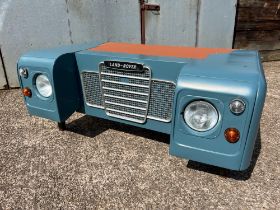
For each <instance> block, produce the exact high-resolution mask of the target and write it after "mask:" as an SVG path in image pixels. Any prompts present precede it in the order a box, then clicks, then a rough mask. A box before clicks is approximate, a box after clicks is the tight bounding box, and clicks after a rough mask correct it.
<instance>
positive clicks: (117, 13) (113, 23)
mask: <svg viewBox="0 0 280 210" xmlns="http://www.w3.org/2000/svg"><path fill="white" fill-rule="evenodd" d="M104 14H105V15H106V17H105V21H104V24H105V25H103V27H105V28H106V31H107V40H108V41H115V42H129V43H140V38H141V32H140V14H139V3H138V1H131V0H105V12H104ZM95 18H96V19H98V17H95Z"/></svg>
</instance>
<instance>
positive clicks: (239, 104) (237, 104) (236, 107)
mask: <svg viewBox="0 0 280 210" xmlns="http://www.w3.org/2000/svg"><path fill="white" fill-rule="evenodd" d="M229 109H230V111H231V112H232V113H233V114H235V115H241V114H242V113H243V112H244V111H245V103H244V102H243V101H242V100H240V99H234V100H232V101H231V102H230V104H229Z"/></svg>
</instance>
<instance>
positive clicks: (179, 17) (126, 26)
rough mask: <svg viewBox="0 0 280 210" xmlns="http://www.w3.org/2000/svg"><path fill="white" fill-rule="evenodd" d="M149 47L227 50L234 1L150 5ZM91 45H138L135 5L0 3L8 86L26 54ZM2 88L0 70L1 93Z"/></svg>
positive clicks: (93, 0) (86, 0)
mask: <svg viewBox="0 0 280 210" xmlns="http://www.w3.org/2000/svg"><path fill="white" fill-rule="evenodd" d="M149 3H159V4H160V6H161V11H160V15H157V14H154V13H152V12H146V41H147V43H150V44H162V45H185V46H203V47H231V45H232V37H233V31H234V22H235V11H236V9H235V5H236V0H176V1H170V0H149ZM89 40H97V41H101V42H106V41H120V42H133V43H139V42H140V15H139V5H138V0H48V1H46V0H36V1H34V0H0V45H1V49H2V53H3V57H4V64H5V67H6V70H7V76H8V81H9V85H10V86H11V87H17V86H18V81H17V76H16V61H17V59H18V58H19V56H20V55H21V54H22V53H24V52H26V51H28V50H30V49H38V48H48V47H54V46H58V45H62V44H71V43H81V42H86V41H89ZM4 83H5V80H3V70H2V69H1V67H0V88H1V87H3V85H2V84H4Z"/></svg>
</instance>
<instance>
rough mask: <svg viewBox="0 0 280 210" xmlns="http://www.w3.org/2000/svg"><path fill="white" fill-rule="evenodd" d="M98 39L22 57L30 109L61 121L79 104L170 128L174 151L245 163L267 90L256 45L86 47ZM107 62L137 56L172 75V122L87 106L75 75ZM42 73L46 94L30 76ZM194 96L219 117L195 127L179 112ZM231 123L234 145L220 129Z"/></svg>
mask: <svg viewBox="0 0 280 210" xmlns="http://www.w3.org/2000/svg"><path fill="white" fill-rule="evenodd" d="M96 45H97V44H90V45H83V46H77V47H75V48H73V47H70V48H63V49H55V50H53V51H52V50H47V51H39V52H32V53H28V54H26V55H25V56H23V57H21V58H20V60H19V63H18V67H27V68H28V69H29V71H30V76H29V78H27V79H25V78H21V77H19V81H20V83H21V86H22V87H26V86H28V87H29V88H30V89H31V90H32V92H33V93H34V94H33V95H32V97H31V98H28V97H25V102H26V105H27V108H28V111H29V113H30V114H32V115H36V116H40V117H44V118H48V119H51V120H53V121H56V122H63V121H65V120H66V119H67V118H68V117H70V116H71V114H72V113H73V112H75V111H79V112H83V113H85V114H87V115H91V116H96V117H100V118H104V119H108V120H111V121H116V122H121V123H125V124H129V125H133V126H137V127H142V128H146V129H151V130H155V131H159V132H163V133H167V134H170V138H171V140H170V154H171V155H175V156H179V157H183V158H186V159H191V160H195V161H199V162H203V163H207V164H211V165H216V166H220V167H224V168H228V169H232V170H244V169H246V168H248V166H249V164H250V160H251V157H252V151H253V148H254V144H255V140H256V136H257V133H258V127H259V123H260V117H261V112H262V109H263V105H264V101H265V95H266V82H265V78H264V74H263V70H262V67H261V64H260V57H259V54H258V53H257V52H255V51H240V50H236V51H232V52H228V53H224V54H219V53H218V54H212V55H208V56H207V57H206V58H203V59H191V58H176V57H161V56H147V55H142V54H127V53H117V52H99V51H93V50H87V49H89V48H90V47H94V46H96ZM83 49H85V50H83ZM104 61H113V62H115V63H116V62H126V63H138V64H139V63H141V64H143V65H145V66H148V67H149V69H150V70H151V73H152V74H151V75H152V79H158V80H164V81H170V82H174V83H175V84H176V89H175V97H174V101H173V111H172V121H171V122H162V121H159V120H156V119H147V120H146V121H145V122H144V123H137V122H132V121H128V120H125V119H121V118H118V117H112V116H110V115H108V114H106V112H105V110H104V109H103V108H100V107H92V106H89V105H88V104H87V103H86V100H85V99H84V97H83V92H84V91H83V88H85V87H82V84H81V80H80V75H81V73H82V72H84V71H86V72H95V73H99V72H100V70H99V65H100V63H102V62H104ZM40 73H43V74H45V75H47V76H48V77H49V78H50V80H51V84H52V86H53V90H54V93H53V95H52V96H51V97H49V98H43V97H42V96H40V95H39V94H38V93H37V92H36V87H35V86H34V80H35V78H36V75H38V74H40ZM100 84H101V83H100ZM236 98H239V99H242V100H243V101H244V102H245V103H246V109H245V111H244V112H243V113H242V114H241V115H235V114H233V113H231V111H230V109H229V104H230V102H231V101H232V100H233V99H236ZM103 100H104V99H103ZM194 100H205V101H208V102H210V103H211V104H212V105H213V106H214V107H215V108H216V109H217V111H218V113H219V120H218V123H217V124H216V126H215V127H214V128H213V129H211V130H208V131H205V132H199V131H195V130H193V129H191V128H190V127H189V126H188V125H187V124H186V123H185V121H184V119H183V114H182V113H183V112H184V109H185V107H186V106H187V105H188V104H189V103H190V102H191V101H194ZM232 127H234V128H237V129H238V130H239V132H240V139H239V141H238V142H237V143H234V144H233V143H229V142H228V141H226V140H225V137H224V131H225V130H226V129H227V128H232Z"/></svg>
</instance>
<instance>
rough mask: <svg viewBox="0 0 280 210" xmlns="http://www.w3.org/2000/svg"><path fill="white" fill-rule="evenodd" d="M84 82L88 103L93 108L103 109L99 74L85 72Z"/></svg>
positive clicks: (83, 74) (83, 75)
mask: <svg viewBox="0 0 280 210" xmlns="http://www.w3.org/2000/svg"><path fill="white" fill-rule="evenodd" d="M82 82H83V89H84V94H85V96H84V97H85V99H86V102H87V103H88V104H89V105H92V106H97V107H102V106H103V102H102V95H101V89H100V81H99V74H98V73H96V72H83V73H82Z"/></svg>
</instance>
